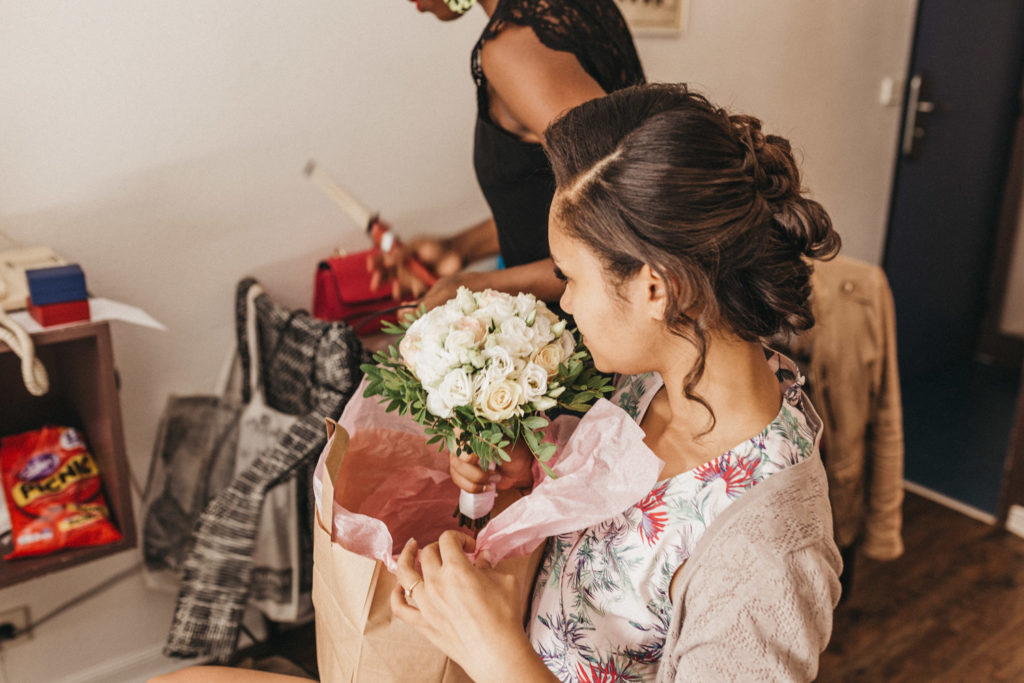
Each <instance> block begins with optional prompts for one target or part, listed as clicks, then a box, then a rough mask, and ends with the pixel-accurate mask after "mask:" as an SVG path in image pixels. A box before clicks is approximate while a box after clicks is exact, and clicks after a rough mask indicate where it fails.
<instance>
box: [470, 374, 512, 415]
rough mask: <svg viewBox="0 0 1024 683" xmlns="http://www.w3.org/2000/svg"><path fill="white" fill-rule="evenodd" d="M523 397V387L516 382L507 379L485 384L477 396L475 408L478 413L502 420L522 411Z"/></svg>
mask: <svg viewBox="0 0 1024 683" xmlns="http://www.w3.org/2000/svg"><path fill="white" fill-rule="evenodd" d="M522 397H523V388H522V387H521V386H519V384H517V383H516V382H512V381H510V380H507V379H506V380H502V381H501V382H494V383H492V384H488V385H485V386H484V387H483V391H481V392H480V394H479V395H477V396H476V397H475V399H474V402H473V408H474V409H475V411H476V414H477V415H480V416H482V417H485V418H487V419H488V420H494V421H495V422H502V421H504V420H507V419H509V418H510V417H512V416H513V415H516V414H521V413H522V409H521V408H520V407H519V403H520V400H521V399H522Z"/></svg>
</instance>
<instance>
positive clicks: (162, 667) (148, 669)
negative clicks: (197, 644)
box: [54, 643, 205, 683]
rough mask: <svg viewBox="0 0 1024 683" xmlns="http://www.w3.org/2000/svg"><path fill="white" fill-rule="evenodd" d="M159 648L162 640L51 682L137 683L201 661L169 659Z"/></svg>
mask: <svg viewBox="0 0 1024 683" xmlns="http://www.w3.org/2000/svg"><path fill="white" fill-rule="evenodd" d="M163 650H164V646H163V643H160V644H157V645H153V646H152V647H148V648H146V649H144V650H139V651H137V652H133V653H130V654H127V655H124V656H121V657H117V658H116V659H112V660H110V661H107V662H104V663H103V664H100V665H99V666H94V667H93V668H91V669H86V670H85V671H79V672H78V673H76V674H75V675H74V676H70V677H66V678H61V679H58V680H57V681H54V683H139V681H146V680H149V679H150V678H152V677H153V676H159V675H161V674H166V673H170V672H172V671H177V670H178V669H183V668H185V667H186V666H192V665H193V664H203V663H204V662H205V660H199V659H173V658H171V657H166V656H164V653H163Z"/></svg>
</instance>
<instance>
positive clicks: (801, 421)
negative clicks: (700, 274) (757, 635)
mask: <svg viewBox="0 0 1024 683" xmlns="http://www.w3.org/2000/svg"><path fill="white" fill-rule="evenodd" d="M765 355H766V356H767V359H768V362H769V364H770V365H771V366H772V369H773V370H774V371H775V374H776V376H777V377H778V378H779V382H780V384H781V387H782V391H783V401H782V407H781V408H780V409H779V413H778V415H777V416H776V417H775V419H774V420H772V422H771V423H770V424H769V425H768V426H767V427H766V428H765V429H764V431H762V432H761V433H760V434H758V435H756V436H755V437H753V438H752V439H749V440H747V441H745V442H743V443H741V444H739V445H737V446H736V447H735V448H732V449H730V450H728V451H726V452H725V453H723V454H722V455H720V456H719V457H718V458H715V459H713V460H710V461H708V462H706V463H704V464H703V465H701V466H700V467H697V468H695V469H692V470H689V471H687V472H683V473H681V474H678V475H676V476H674V477H671V478H669V479H665V480H662V481H659V482H658V483H657V484H655V487H654V489H653V490H651V492H650V493H648V494H647V495H646V496H645V497H644V498H643V500H641V501H639V502H638V503H636V504H635V505H633V506H632V507H630V508H629V509H627V510H625V511H623V512H622V513H621V514H620V515H617V516H616V517H613V518H611V519H609V520H606V521H604V522H602V523H601V524H598V525H596V526H592V527H589V528H586V529H583V530H581V531H577V532H572V533H567V534H561V535H559V536H555V537H553V538H551V539H549V541H548V548H547V552H546V553H545V557H544V562H543V564H542V566H541V569H540V573H539V574H538V576H537V581H536V583H535V584H534V595H533V604H532V609H531V612H530V614H531V619H530V624H529V632H530V640H531V642H532V644H533V647H534V649H535V650H536V651H537V652H538V653H539V654H540V656H541V658H542V659H543V660H544V663H545V664H546V665H547V666H548V668H549V669H551V671H553V672H554V674H555V675H556V676H557V677H558V678H559V679H560V680H562V681H565V682H567V683H568V682H571V683H597V682H598V681H602V682H608V683H611V682H618V681H650V680H654V678H655V675H656V673H657V668H658V663H659V661H660V659H661V652H662V646H663V645H664V642H665V637H666V634H667V632H668V626H669V621H670V619H671V616H672V604H671V602H670V601H669V584H670V583H671V581H672V577H673V576H674V575H675V572H676V570H677V569H678V568H679V567H680V566H681V565H682V564H683V562H685V561H686V559H687V558H688V557H689V556H690V553H691V552H692V551H693V548H694V546H695V545H696V544H697V541H698V540H700V538H701V536H702V535H703V533H704V531H705V529H707V528H708V526H709V525H710V524H711V523H712V522H713V521H714V519H715V518H716V517H717V516H718V515H719V514H720V513H721V512H722V510H724V509H725V508H726V507H727V506H728V505H729V504H730V503H732V502H733V501H734V500H736V498H738V497H739V496H740V495H742V494H743V492H744V491H747V490H748V489H750V488H751V487H753V486H755V485H757V483H758V482H761V481H763V480H764V479H765V478H767V477H768V476H770V475H772V474H773V473H775V472H778V471H780V470H782V469H784V468H785V467H788V466H790V465H793V464H796V463H798V462H800V461H801V460H803V459H804V458H806V457H808V456H809V455H811V453H812V452H813V450H814V445H815V444H814V441H815V434H814V431H813V429H812V428H811V427H810V426H809V425H808V422H807V420H806V419H805V417H804V413H803V411H802V410H801V407H802V402H803V401H806V400H807V399H806V397H805V396H804V394H803V392H802V391H801V386H802V384H803V378H802V377H800V375H799V372H798V371H797V369H796V366H795V365H793V363H792V362H791V361H790V360H789V359H788V358H786V357H785V356H782V355H781V354H778V353H775V352H773V351H770V350H767V349H766V352H765ZM661 386H662V380H661V377H660V376H659V375H658V374H657V373H647V374H645V375H635V376H631V377H626V378H624V379H623V380H622V381H620V383H619V386H618V388H617V390H616V392H615V393H614V394H613V395H612V397H611V400H612V401H613V402H614V403H616V404H617V405H619V406H620V407H621V408H623V409H624V410H625V411H626V412H627V413H629V414H630V415H631V416H632V417H633V419H635V420H637V421H638V422H639V421H640V420H641V419H642V418H643V414H644V413H645V412H646V410H647V407H648V406H649V405H650V402H651V399H653V398H654V395H655V394H656V393H657V391H658V390H659V389H660V388H661Z"/></svg>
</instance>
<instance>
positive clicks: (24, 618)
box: [0, 605, 32, 638]
mask: <svg viewBox="0 0 1024 683" xmlns="http://www.w3.org/2000/svg"><path fill="white" fill-rule="evenodd" d="M29 623H30V622H29V615H28V605H22V606H21V607H15V608H14V609H7V610H4V611H2V612H0V624H11V625H12V626H14V637H15V638H22V637H26V638H31V637H32V631H31V630H29Z"/></svg>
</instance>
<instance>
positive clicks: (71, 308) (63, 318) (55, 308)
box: [28, 299, 91, 327]
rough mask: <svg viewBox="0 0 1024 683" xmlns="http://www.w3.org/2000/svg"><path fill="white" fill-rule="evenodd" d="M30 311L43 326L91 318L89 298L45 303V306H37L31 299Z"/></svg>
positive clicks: (29, 302) (29, 303) (29, 301)
mask: <svg viewBox="0 0 1024 683" xmlns="http://www.w3.org/2000/svg"><path fill="white" fill-rule="evenodd" d="M28 312H29V315H31V316H32V317H33V318H35V320H36V322H37V323H39V324H40V325H42V326H43V327H50V326H51V325H62V324H64V323H76V322H79V321H82V320H86V321H87V320H90V318H91V316H90V314H89V300H88V299H82V300H80V301H64V302H61V303H59V304H45V305H43V306H37V305H36V304H33V303H32V300H31V299H29V300H28Z"/></svg>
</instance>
